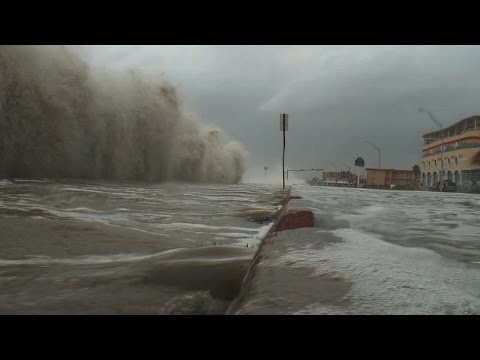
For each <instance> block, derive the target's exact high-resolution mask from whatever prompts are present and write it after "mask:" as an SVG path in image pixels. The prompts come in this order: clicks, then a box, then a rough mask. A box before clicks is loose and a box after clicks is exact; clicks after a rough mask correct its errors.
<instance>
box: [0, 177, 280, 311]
mask: <svg viewBox="0 0 480 360" xmlns="http://www.w3.org/2000/svg"><path fill="white" fill-rule="evenodd" d="M284 196H285V193H282V191H281V189H278V188H276V187H273V186H266V185H253V184H245V185H196V184H178V183H166V184H148V183H127V182H125V183H120V182H91V181H49V180H37V181H31V180H30V181H27V180H15V181H9V180H0V314H222V313H224V311H225V309H226V307H227V306H228V305H229V303H230V302H231V300H232V299H233V298H234V297H235V295H236V294H237V292H238V290H239V287H240V284H241V282H242V279H243V277H244V275H245V273H246V271H247V269H248V267H249V266H250V263H251V259H252V257H253V255H254V254H255V251H256V248H257V246H258V244H259V242H260V240H261V239H262V237H264V235H265V234H266V233H267V232H268V230H269V229H270V227H271V226H272V224H273V223H272V221H273V218H274V216H275V213H276V212H277V211H278V210H279V209H280V208H281V205H279V204H280V203H281V200H282V199H283V197H284Z"/></svg>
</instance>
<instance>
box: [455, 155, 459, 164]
mask: <svg viewBox="0 0 480 360" xmlns="http://www.w3.org/2000/svg"><path fill="white" fill-rule="evenodd" d="M455 165H458V156H455Z"/></svg>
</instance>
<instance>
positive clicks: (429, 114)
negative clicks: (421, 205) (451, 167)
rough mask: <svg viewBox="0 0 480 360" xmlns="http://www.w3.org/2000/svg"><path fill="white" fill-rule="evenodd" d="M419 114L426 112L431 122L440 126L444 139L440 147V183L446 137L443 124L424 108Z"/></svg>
mask: <svg viewBox="0 0 480 360" xmlns="http://www.w3.org/2000/svg"><path fill="white" fill-rule="evenodd" d="M418 111H419V112H424V113H427V114H428V117H429V118H430V120H432V121H433V122H434V123H435V125H437V126H438V128H439V129H440V136H441V137H442V144H441V145H440V158H441V160H440V161H441V164H440V166H441V168H440V169H441V170H440V179H439V180H440V181H442V180H443V141H444V136H443V131H442V129H443V124H442V123H441V122H439V121H438V120H437V119H435V116H433V114H432V112H431V111H429V110H427V109H424V108H420V109H418Z"/></svg>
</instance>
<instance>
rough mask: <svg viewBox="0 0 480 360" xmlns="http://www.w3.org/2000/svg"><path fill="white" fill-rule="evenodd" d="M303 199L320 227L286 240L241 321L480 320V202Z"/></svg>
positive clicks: (317, 190)
mask: <svg viewBox="0 0 480 360" xmlns="http://www.w3.org/2000/svg"><path fill="white" fill-rule="evenodd" d="M293 192H294V193H295V194H298V195H300V196H301V197H302V199H301V200H293V201H292V202H291V205H292V206H300V207H308V208H311V209H312V210H313V211H314V214H315V227H314V228H305V229H298V230H292V231H285V232H283V233H279V235H278V237H276V238H275V239H274V245H272V248H271V249H269V250H265V251H266V252H267V253H266V259H267V260H265V262H264V264H263V265H262V266H261V268H260V269H259V270H257V273H256V276H257V280H256V281H257V283H255V284H254V285H252V286H254V287H255V288H256V287H262V289H263V293H262V292H258V293H254V294H253V296H252V298H251V299H249V302H248V303H247V304H246V305H245V306H244V308H243V309H242V310H241V311H240V312H241V313H277V314H278V313H280V314H480V282H479V279H480V222H479V220H478V219H479V218H480V206H479V205H480V196H479V195H475V194H460V193H456V194H455V193H454V194H452V193H447V194H443V193H430V192H408V191H404V192H401V191H380V190H364V189H344V188H325V187H308V186H296V187H294V190H293ZM276 274H277V275H276ZM278 274H282V275H281V276H279V275H278ZM282 279H288V281H285V283H282ZM289 284H294V285H289ZM282 288H283V290H280V289H282Z"/></svg>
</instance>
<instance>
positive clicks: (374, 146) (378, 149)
mask: <svg viewBox="0 0 480 360" xmlns="http://www.w3.org/2000/svg"><path fill="white" fill-rule="evenodd" d="M365 142H366V143H367V144H369V145H370V146H371V147H373V148H374V149H375V150H377V151H378V168H379V169H381V168H382V167H381V166H380V148H379V147H378V146H377V145H375V144H374V143H372V142H370V141H368V140H366V141H365Z"/></svg>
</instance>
